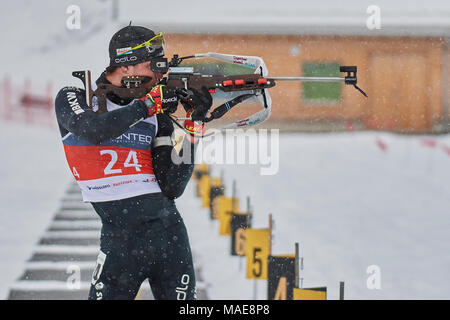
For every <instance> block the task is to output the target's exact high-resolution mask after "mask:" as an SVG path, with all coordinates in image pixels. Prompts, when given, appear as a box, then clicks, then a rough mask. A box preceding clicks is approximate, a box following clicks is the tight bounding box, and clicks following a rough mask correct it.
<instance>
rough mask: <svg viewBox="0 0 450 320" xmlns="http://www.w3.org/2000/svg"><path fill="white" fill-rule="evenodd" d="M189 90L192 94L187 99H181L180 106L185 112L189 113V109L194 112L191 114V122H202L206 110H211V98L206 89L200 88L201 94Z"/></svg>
mask: <svg viewBox="0 0 450 320" xmlns="http://www.w3.org/2000/svg"><path fill="white" fill-rule="evenodd" d="M190 90H191V91H192V93H193V94H192V95H190V96H189V97H188V98H187V99H181V104H182V105H183V107H184V110H186V112H189V110H190V109H193V110H194V111H193V112H192V113H191V120H192V121H203V120H204V119H205V117H206V114H207V113H208V110H209V109H211V106H212V103H213V98H212V97H211V94H210V93H209V91H208V89H207V88H206V87H202V92H199V91H197V90H195V89H190Z"/></svg>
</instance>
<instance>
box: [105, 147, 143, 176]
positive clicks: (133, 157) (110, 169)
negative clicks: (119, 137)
mask: <svg viewBox="0 0 450 320" xmlns="http://www.w3.org/2000/svg"><path fill="white" fill-rule="evenodd" d="M100 155H102V156H103V155H109V156H111V161H110V162H109V163H108V165H107V166H106V168H105V169H104V170H103V172H104V173H105V175H111V174H119V173H122V169H114V165H115V164H116V162H117V160H118V159H119V157H118V155H117V152H116V151H114V150H101V151H100ZM123 166H124V167H125V168H130V167H134V168H135V170H136V172H140V171H141V167H142V165H141V164H139V162H138V158H137V153H136V151H134V150H131V151H130V152H129V153H128V156H127V158H126V160H125V162H124V163H123Z"/></svg>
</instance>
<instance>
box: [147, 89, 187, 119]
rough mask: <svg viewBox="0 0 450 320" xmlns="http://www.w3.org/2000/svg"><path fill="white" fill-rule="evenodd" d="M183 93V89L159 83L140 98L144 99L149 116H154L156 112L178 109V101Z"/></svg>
mask: <svg viewBox="0 0 450 320" xmlns="http://www.w3.org/2000/svg"><path fill="white" fill-rule="evenodd" d="M183 95H184V93H183V92H182V90H181V89H178V88H174V87H169V86H165V85H161V84H159V85H157V86H154V87H153V88H152V90H150V92H149V93H147V94H146V95H145V96H143V97H142V98H141V99H140V100H141V101H144V103H145V104H146V106H147V107H148V116H149V117H152V116H153V115H155V114H160V113H174V112H175V111H177V107H178V102H179V100H180V97H182V96H183Z"/></svg>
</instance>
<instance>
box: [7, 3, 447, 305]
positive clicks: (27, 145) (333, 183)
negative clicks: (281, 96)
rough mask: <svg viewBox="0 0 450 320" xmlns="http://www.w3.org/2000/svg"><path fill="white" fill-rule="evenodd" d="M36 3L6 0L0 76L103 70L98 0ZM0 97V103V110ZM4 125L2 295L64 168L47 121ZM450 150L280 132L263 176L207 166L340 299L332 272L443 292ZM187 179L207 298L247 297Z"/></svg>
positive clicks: (410, 139)
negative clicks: (275, 165) (274, 166)
mask: <svg viewBox="0 0 450 320" xmlns="http://www.w3.org/2000/svg"><path fill="white" fill-rule="evenodd" d="M44 3H45V4H44V5H43V2H36V1H26V0H19V1H15V2H14V3H5V4H2V9H3V10H2V11H1V12H0V18H1V19H0V21H1V22H0V25H1V29H0V30H1V31H0V40H1V42H2V43H3V44H4V45H3V47H2V48H3V50H2V53H1V54H0V56H1V58H2V61H4V63H3V64H2V68H1V71H0V79H3V77H4V76H6V75H9V76H10V77H11V79H12V81H13V83H15V84H17V85H21V84H22V83H23V82H24V81H25V79H27V78H29V79H31V81H32V82H33V84H35V85H36V87H37V88H39V86H41V87H42V90H44V88H45V84H46V83H47V81H49V80H50V81H52V84H53V88H54V91H56V90H57V89H58V88H60V87H62V86H64V85H80V83H79V81H78V80H76V79H74V78H72V76H71V72H72V71H73V70H84V69H91V70H92V71H93V73H94V74H98V73H99V72H101V71H102V70H103V69H104V67H105V66H106V65H107V63H108V58H107V47H108V42H109V39H110V37H111V35H112V34H113V33H114V32H115V31H116V30H117V29H118V28H119V24H117V23H112V22H110V15H111V9H110V4H109V3H108V2H107V1H106V2H99V1H46V2H44ZM264 3H265V2H264ZM441 3H442V2H441ZM71 4H78V5H79V6H80V7H81V8H82V10H83V14H82V26H83V27H82V29H81V30H78V31H76V32H75V31H71V30H68V29H67V28H66V27H65V25H66V20H67V17H68V15H67V14H66V9H67V7H68V6H69V5H71ZM128 10H129V7H128ZM444 13H445V11H444ZM127 14H128V15H131V13H130V12H128V13H127ZM136 18H139V19H141V18H142V15H141V16H137V17H136ZM125 20H126V19H125ZM120 26H122V24H120ZM54 93H55V92H54ZM2 94H3V93H2ZM3 101H4V100H3V99H0V110H4V108H5V107H9V106H5V105H3ZM275 107H276V105H274V108H275ZM1 108H3V109H1ZM50 117H52V116H50ZM51 120H52V121H53V120H54V119H51ZM0 136H1V139H0V148H1V150H3V152H2V154H3V157H2V159H1V165H0V178H1V180H0V203H1V205H0V219H1V223H0V298H2V299H5V298H6V297H7V294H8V288H9V287H10V286H11V285H12V284H13V282H14V281H15V280H16V279H17V278H18V277H19V276H20V275H21V273H22V272H23V269H24V266H25V261H26V260H27V259H28V258H29V257H30V255H31V251H32V248H33V246H34V245H35V243H36V242H37V240H38V239H39V237H40V236H41V235H42V233H43V232H44V230H45V228H46V227H47V226H48V224H49V223H50V220H51V218H52V216H53V215H54V214H55V212H56V211H57V209H58V207H59V205H60V204H59V200H60V199H61V197H62V195H63V194H64V192H65V190H66V188H67V187H68V185H69V183H70V182H71V181H72V177H71V175H70V173H69V171H68V169H67V165H66V163H65V159H64V154H63V148H62V144H61V142H60V138H59V132H58V131H57V129H56V126H55V125H53V126H38V125H24V124H21V123H20V122H6V121H4V120H0ZM430 139H431V140H430ZM449 150H450V137H448V136H433V137H427V136H417V135H415V136H404V135H395V134H390V133H380V132H358V133H357V132H348V133H328V134H282V135H280V149H279V152H280V166H279V171H278V173H277V174H276V175H273V176H262V175H260V167H259V166H257V165H215V166H213V174H214V175H216V176H218V175H220V172H221V170H223V172H224V173H225V185H226V186H227V192H228V194H227V195H231V194H230V193H229V192H230V190H231V185H232V181H233V180H236V182H237V188H238V196H240V197H241V199H242V200H241V202H242V203H244V202H245V200H244V199H245V197H247V196H250V198H251V202H252V205H253V209H254V227H257V228H258V227H261V228H265V227H267V220H268V214H269V213H272V214H273V217H274V220H275V229H274V245H273V253H274V254H284V253H293V250H294V243H295V242H299V243H300V251H301V256H302V257H303V258H304V270H303V272H302V275H301V277H302V278H303V279H304V281H303V286H304V287H314V286H327V287H328V298H329V299H337V298H338V292H339V290H338V289H339V281H345V285H346V291H345V297H346V299H450V288H449V283H450V276H449V275H448V270H449V269H450V257H449V255H448V252H449V243H450V233H449V232H448V230H450V218H449V217H448V212H449V210H448V208H450V197H449V195H450V186H449V184H448V181H449V180H450V166H449V162H450V151H449ZM193 186H194V185H193V184H190V186H189V188H188V189H187V190H186V192H185V194H184V195H183V197H182V198H180V199H179V200H178V201H177V203H178V206H179V210H180V212H181V213H182V215H183V216H184V218H185V221H186V224H187V227H188V231H189V234H190V237H191V242H192V247H193V250H194V251H195V252H196V253H197V254H198V257H199V260H198V261H199V263H201V264H202V266H203V276H204V278H205V281H206V282H207V283H209V284H210V287H209V289H208V294H209V296H210V297H211V298H212V299H252V297H253V285H254V282H253V280H246V279H245V271H244V270H245V263H244V261H243V260H242V259H240V258H237V257H231V256H230V255H229V254H228V252H229V238H228V237H220V236H219V235H218V226H217V223H216V222H211V221H210V220H209V217H208V212H207V211H206V210H204V209H202V208H201V201H200V199H198V198H195V197H194V191H193ZM241 209H245V208H244V207H242V208H241ZM240 264H241V265H240ZM370 265H377V266H379V268H380V270H381V289H380V290H370V289H368V288H367V285H366V281H367V278H368V277H369V274H367V272H366V271H367V267H368V266H370ZM257 288H258V295H257V297H258V298H259V299H265V298H266V295H267V293H266V285H265V282H264V281H259V282H258V283H257Z"/></svg>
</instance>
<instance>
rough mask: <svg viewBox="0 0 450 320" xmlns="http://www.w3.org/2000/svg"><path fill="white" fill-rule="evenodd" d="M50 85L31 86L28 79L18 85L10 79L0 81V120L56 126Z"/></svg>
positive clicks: (6, 77)
mask: <svg viewBox="0 0 450 320" xmlns="http://www.w3.org/2000/svg"><path fill="white" fill-rule="evenodd" d="M53 106H54V96H53V93H52V85H51V83H50V82H47V84H37V85H34V84H32V82H31V80H30V79H27V80H25V82H24V83H23V84H22V85H20V84H16V83H13V81H12V80H11V77H9V76H5V77H4V78H3V79H2V80H0V119H2V120H4V121H14V122H18V123H26V124H33V125H42V126H54V125H56V120H55V115H54V111H53V110H54V108H53Z"/></svg>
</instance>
